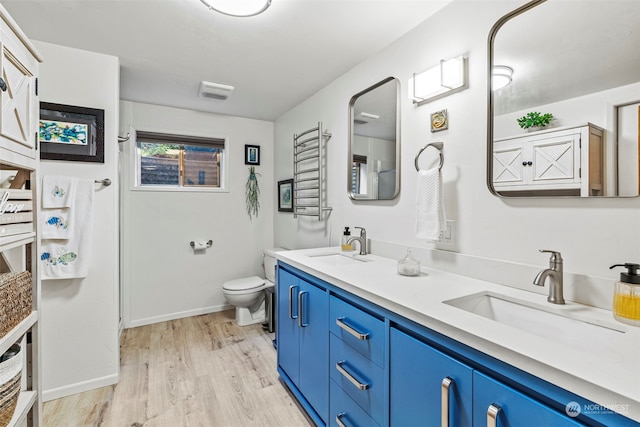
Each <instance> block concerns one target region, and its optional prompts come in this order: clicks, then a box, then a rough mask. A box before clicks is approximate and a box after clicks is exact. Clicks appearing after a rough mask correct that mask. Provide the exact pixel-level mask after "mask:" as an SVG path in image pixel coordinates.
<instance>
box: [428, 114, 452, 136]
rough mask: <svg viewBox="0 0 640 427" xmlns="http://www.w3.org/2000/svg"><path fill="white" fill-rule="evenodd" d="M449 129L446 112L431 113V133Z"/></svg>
mask: <svg viewBox="0 0 640 427" xmlns="http://www.w3.org/2000/svg"><path fill="white" fill-rule="evenodd" d="M448 128H449V118H448V117H447V110H440V111H436V112H435V113H431V132H438V131H441V130H445V129H448Z"/></svg>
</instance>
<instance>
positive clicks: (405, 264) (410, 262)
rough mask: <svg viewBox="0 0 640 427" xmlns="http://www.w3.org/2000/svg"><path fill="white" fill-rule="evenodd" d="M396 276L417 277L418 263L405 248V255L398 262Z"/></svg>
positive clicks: (418, 271)
mask: <svg viewBox="0 0 640 427" xmlns="http://www.w3.org/2000/svg"><path fill="white" fill-rule="evenodd" d="M398 274H401V275H403V276H419V275H420V261H418V260H417V259H415V258H414V257H413V256H411V249H409V248H407V255H406V256H405V257H404V258H402V259H401V260H400V261H398Z"/></svg>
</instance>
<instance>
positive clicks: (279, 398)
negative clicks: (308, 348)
mask: <svg viewBox="0 0 640 427" xmlns="http://www.w3.org/2000/svg"><path fill="white" fill-rule="evenodd" d="M233 316H234V312H233V311H225V312H221V313H213V314H208V315H203V316H196V317H190V318H185V319H179V320H173V321H169V322H162V323H158V324H154V325H148V326H141V327H138V328H132V329H127V330H125V331H124V332H123V335H122V340H121V355H120V359H121V367H120V382H119V383H118V384H117V385H115V386H110V387H103V388H100V389H97V390H93V391H88V392H85V393H80V394H76V395H73V396H69V397H65V398H63V399H58V400H53V401H50V402H46V403H45V404H44V410H43V420H44V423H43V424H44V426H50V427H61V426H70V427H76V426H78V427H80V426H82V427H84V426H109V427H112V426H113V427H142V426H145V427H155V426H171V427H176V426H185V427H186V426H188V427H191V426H207V427H208V426H213V427H218V426H220V427H227V426H229V427H235V426H239V427H241V426H282V427H285V426H286V427H289V426H291V427H298V426H301V427H302V426H304V427H307V426H312V425H313V423H312V422H311V421H309V419H308V418H307V417H306V415H305V414H304V412H303V411H302V410H301V409H300V408H299V407H298V404H297V402H296V401H295V400H294V399H293V398H292V397H291V395H290V393H289V391H288V390H287V388H286V387H285V386H284V384H283V383H282V382H281V381H280V380H279V379H278V373H277V372H276V352H275V350H274V348H273V346H272V344H271V340H272V339H273V335H274V334H269V333H265V332H264V331H263V330H262V326H261V325H252V326H245V327H242V328H240V327H237V326H236V325H235V323H234V322H233Z"/></svg>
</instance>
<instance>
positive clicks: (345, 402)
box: [329, 381, 380, 427]
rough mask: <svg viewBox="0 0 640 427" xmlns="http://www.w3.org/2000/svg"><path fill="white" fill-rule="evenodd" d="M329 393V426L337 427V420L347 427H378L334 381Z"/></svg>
mask: <svg viewBox="0 0 640 427" xmlns="http://www.w3.org/2000/svg"><path fill="white" fill-rule="evenodd" d="M329 387H330V392H329V396H330V399H329V425H330V426H332V427H334V426H335V427H338V426H340V424H338V421H337V420H338V419H340V421H341V422H342V424H344V425H345V426H347V427H379V426H380V424H378V423H376V422H375V421H374V420H373V418H371V417H370V416H369V414H367V413H366V412H365V411H364V410H362V408H361V407H360V406H358V404H357V403H356V402H354V401H353V399H351V398H350V397H349V395H348V394H346V393H345V392H344V390H342V388H340V386H339V385H338V384H336V383H335V381H331V385H330V386H329Z"/></svg>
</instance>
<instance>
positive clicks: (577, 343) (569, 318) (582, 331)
mask: <svg viewBox="0 0 640 427" xmlns="http://www.w3.org/2000/svg"><path fill="white" fill-rule="evenodd" d="M444 303H445V304H448V305H451V306H453V307H457V308H459V309H462V310H465V311H467V312H469V313H473V314H477V315H479V316H482V317H485V318H487V319H490V320H493V321H496V322H499V323H502V324H505V325H508V326H511V327H514V328H517V329H519V330H523V331H526V332H529V333H532V334H534V335H537V336H540V337H543V338H547V339H549V340H551V341H556V342H558V343H561V344H565V345H569V346H572V347H577V348H580V349H584V350H589V351H592V350H593V349H594V348H597V347H598V346H600V345H602V346H606V345H607V343H611V342H612V340H616V339H619V338H620V337H621V336H622V335H624V334H625V330H624V329H623V328H621V327H618V326H617V325H615V324H609V323H604V322H601V321H600V322H592V321H590V320H586V319H581V318H580V315H579V313H574V312H573V311H580V310H579V309H578V310H573V311H571V310H563V309H562V308H558V307H554V306H553V305H551V304H549V306H548V307H547V306H543V305H539V304H535V303H530V302H527V301H522V300H518V299H515V298H512V297H509V296H506V295H502V294H498V293H493V292H480V293H477V294H471V295H466V296H464V297H460V298H456V299H452V300H448V301H444ZM562 307H567V308H569V309H573V308H574V307H576V306H573V307H568V306H562Z"/></svg>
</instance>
